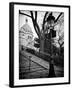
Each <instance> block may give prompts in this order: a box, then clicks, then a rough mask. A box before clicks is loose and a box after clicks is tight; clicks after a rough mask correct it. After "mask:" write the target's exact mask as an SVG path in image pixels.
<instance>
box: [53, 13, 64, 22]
mask: <svg viewBox="0 0 72 90" xmlns="http://www.w3.org/2000/svg"><path fill="white" fill-rule="evenodd" d="M62 14H63V13H62V12H61V13H60V14H59V16H58V17H57V19H56V20H55V23H56V22H57V21H58V19H59V18H60V16H61V15H62Z"/></svg>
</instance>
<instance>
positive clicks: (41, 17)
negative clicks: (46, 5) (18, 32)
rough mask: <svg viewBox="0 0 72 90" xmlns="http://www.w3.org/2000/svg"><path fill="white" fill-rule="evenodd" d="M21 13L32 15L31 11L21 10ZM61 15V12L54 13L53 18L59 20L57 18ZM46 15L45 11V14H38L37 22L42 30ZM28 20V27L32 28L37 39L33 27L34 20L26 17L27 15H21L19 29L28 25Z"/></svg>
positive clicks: (40, 12) (39, 12)
mask: <svg viewBox="0 0 72 90" xmlns="http://www.w3.org/2000/svg"><path fill="white" fill-rule="evenodd" d="M21 12H22V13H25V14H28V15H30V12H29V11H24V10H21ZM33 14H34V12H33ZM59 14H60V12H53V16H54V17H55V18H57V16H58V15H59ZM44 15H45V12H44V11H43V12H42V11H38V13H37V22H38V25H39V27H40V29H41V27H42V22H43V18H44ZM26 19H28V25H29V26H30V27H31V29H32V32H33V35H34V37H37V34H36V32H35V30H34V27H33V22H32V19H31V18H30V17H28V16H26V15H21V14H20V15H19V28H21V27H22V26H23V25H24V24H25V23H26V21H25V20H26Z"/></svg>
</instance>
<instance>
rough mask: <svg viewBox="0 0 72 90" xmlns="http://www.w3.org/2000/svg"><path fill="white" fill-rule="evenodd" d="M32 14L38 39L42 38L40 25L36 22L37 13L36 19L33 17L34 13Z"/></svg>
mask: <svg viewBox="0 0 72 90" xmlns="http://www.w3.org/2000/svg"><path fill="white" fill-rule="evenodd" d="M30 13H31V17H32V21H33V25H34V28H35V31H36V33H37V35H38V37H39V38H40V28H39V25H38V23H37V20H36V19H37V12H35V19H34V17H33V12H32V11H30Z"/></svg>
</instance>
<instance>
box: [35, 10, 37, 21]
mask: <svg viewBox="0 0 72 90" xmlns="http://www.w3.org/2000/svg"><path fill="white" fill-rule="evenodd" d="M35 21H37V11H35Z"/></svg>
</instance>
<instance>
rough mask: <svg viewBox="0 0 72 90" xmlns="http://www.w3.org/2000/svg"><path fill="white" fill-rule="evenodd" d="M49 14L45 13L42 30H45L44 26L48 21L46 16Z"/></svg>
mask: <svg viewBox="0 0 72 90" xmlns="http://www.w3.org/2000/svg"><path fill="white" fill-rule="evenodd" d="M47 14H48V12H46V13H45V15H44V19H43V25H42V29H43V30H44V24H45V21H46V16H47Z"/></svg>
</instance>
